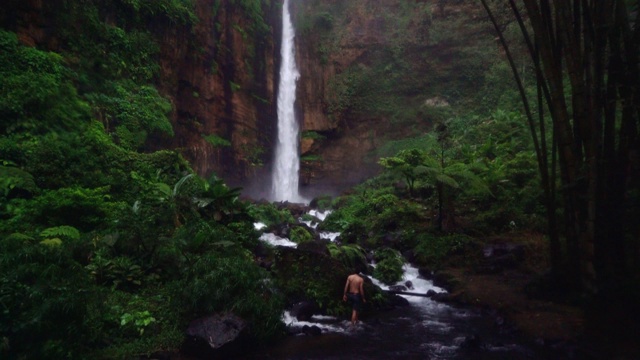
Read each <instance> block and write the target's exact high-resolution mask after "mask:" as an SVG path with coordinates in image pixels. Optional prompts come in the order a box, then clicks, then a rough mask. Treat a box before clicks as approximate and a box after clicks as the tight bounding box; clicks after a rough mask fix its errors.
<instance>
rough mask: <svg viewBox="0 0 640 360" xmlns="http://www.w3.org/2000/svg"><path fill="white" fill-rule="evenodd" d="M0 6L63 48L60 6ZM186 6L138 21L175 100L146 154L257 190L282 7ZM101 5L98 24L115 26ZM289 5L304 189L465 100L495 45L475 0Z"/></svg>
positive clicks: (35, 38) (56, 1)
mask: <svg viewBox="0 0 640 360" xmlns="http://www.w3.org/2000/svg"><path fill="white" fill-rule="evenodd" d="M8 1H9V2H8V3H7V4H6V5H3V6H5V7H4V8H3V9H0V10H2V12H1V13H0V17H1V18H2V21H3V23H4V26H5V27H8V28H10V29H12V30H14V31H16V32H17V33H18V35H19V38H20V39H21V41H22V42H23V43H25V44H27V45H30V46H38V47H41V48H46V49H49V50H53V51H56V50H58V49H60V48H64V44H60V42H59V37H58V36H57V32H58V31H59V29H56V27H55V22H52V21H51V17H55V16H54V15H55V13H56V11H59V10H57V9H59V8H60V7H61V5H62V4H67V3H66V2H65V1H64V0H52V1H42V0H28V1H24V2H23V1H17V0H8ZM114 1H115V0H114ZM115 3H118V2H117V1H115ZM96 4H99V2H97V3H96ZM194 4H195V14H196V15H197V18H198V19H197V21H195V22H194V23H192V24H189V25H185V24H178V23H175V22H171V21H166V19H165V20H162V19H156V18H154V17H152V16H151V17H149V18H148V19H143V21H146V23H145V24H144V25H145V26H147V28H148V30H149V31H150V32H151V33H152V34H153V36H154V37H155V39H156V41H157V43H158V45H159V53H158V55H157V58H158V59H157V60H158V63H159V65H160V70H159V76H158V77H157V79H156V80H155V81H156V85H157V87H158V89H159V90H160V92H161V93H162V94H163V96H165V97H166V98H167V99H169V100H170V102H171V103H172V105H173V110H172V114H171V121H172V125H173V129H174V132H175V136H174V137H172V138H169V137H164V136H157V135H151V136H150V138H149V141H148V142H147V145H146V150H148V151H152V150H158V149H165V148H171V149H177V150H179V151H180V152H181V153H182V154H183V155H184V156H185V158H186V159H187V160H189V161H190V162H191V163H192V165H193V167H194V169H195V170H196V171H197V172H198V173H199V174H201V175H203V176H209V175H210V174H212V173H215V174H217V175H218V176H220V177H222V178H224V179H225V180H226V181H227V182H229V183H230V184H232V185H242V186H245V188H246V189H247V192H251V195H252V196H254V197H263V196H264V195H265V194H266V190H267V189H268V188H269V179H270V177H269V173H270V164H271V162H272V154H273V151H274V147H275V146H274V142H275V141H276V140H275V138H274V137H275V134H276V124H277V119H276V97H277V88H276V87H277V85H276V84H277V83H278V70H279V51H280V44H279V42H280V31H281V30H280V26H281V10H282V9H281V4H282V2H281V1H280V0H272V1H258V0H255V1H235V0H196V1H194ZM251 4H253V5H256V4H258V5H259V7H258V8H256V7H255V6H253V7H249V5H251ZM67 6H68V5H67ZM96 6H100V5H96ZM102 6H103V8H102V9H101V12H100V16H102V20H103V21H105V22H107V23H109V22H110V21H111V22H117V20H118V19H114V16H115V15H114V13H112V12H111V10H110V8H109V7H108V6H106V5H102ZM291 6H292V13H293V16H294V26H295V27H296V49H297V63H298V67H299V69H300V73H301V77H300V79H299V82H298V94H297V103H296V110H297V114H298V116H299V121H300V122H301V124H302V126H301V128H302V130H303V136H302V141H301V154H302V166H301V173H300V177H301V179H300V180H301V181H300V183H301V185H302V187H303V189H301V190H302V191H303V193H311V194H315V193H318V192H332V193H333V192H337V191H340V190H344V189H345V188H347V187H349V186H351V185H353V184H356V183H358V182H360V181H362V180H364V179H366V178H368V177H369V176H371V175H372V174H375V173H376V172H378V171H379V170H380V169H379V167H378V165H377V163H376V161H377V158H379V157H380V156H389V155H392V154H390V153H388V151H387V150H388V149H387V148H385V146H386V144H388V143H389V142H391V141H394V140H397V139H402V138H406V137H412V136H413V137H416V136H420V135H421V134H423V133H424V132H427V131H429V129H430V127H431V125H432V124H433V123H434V122H437V121H441V120H442V119H443V117H446V116H452V115H451V113H450V112H447V111H443V110H442V109H434V108H435V107H438V106H440V107H442V104H444V105H445V106H446V105H447V104H449V103H452V104H455V103H461V102H464V101H468V99H469V98H470V97H472V96H475V95H474V94H477V93H478V90H479V89H481V88H482V86H485V84H484V82H485V79H484V74H485V72H486V69H487V68H488V66H490V63H491V61H493V60H490V59H491V58H492V57H493V59H495V55H496V53H497V49H498V47H497V46H496V43H495V40H494V39H493V37H492V36H490V25H489V24H488V22H487V20H486V18H485V17H484V13H483V11H482V9H481V7H480V6H479V5H478V4H477V3H476V2H474V1H468V0H467V1H460V0H458V1H446V2H445V1H441V0H421V1H415V0H385V1H381V0H357V1H356V0H351V1H344V0H305V1H301V0H292V2H291ZM430 104H431V105H430ZM433 104H439V105H438V106H434V105H433ZM385 149H387V150H385ZM385 151H387V152H385Z"/></svg>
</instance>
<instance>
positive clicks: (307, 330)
mask: <svg viewBox="0 0 640 360" xmlns="http://www.w3.org/2000/svg"><path fill="white" fill-rule="evenodd" d="M302 333H303V334H305V335H311V336H318V335H320V334H322V329H320V328H319V327H318V326H317V325H311V326H309V325H305V326H303V327H302Z"/></svg>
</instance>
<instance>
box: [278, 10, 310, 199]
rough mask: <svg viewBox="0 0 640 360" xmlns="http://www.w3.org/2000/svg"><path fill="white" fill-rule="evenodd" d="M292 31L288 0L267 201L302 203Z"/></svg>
mask: <svg viewBox="0 0 640 360" xmlns="http://www.w3.org/2000/svg"><path fill="white" fill-rule="evenodd" d="M294 37H295V32H294V29H293V24H292V23H291V15H290V13H289V0H285V1H284V4H283V6H282V47H281V50H280V55H281V59H282V60H281V62H282V64H281V65H280V85H279V88H278V143H277V145H276V153H275V162H274V167H273V174H272V179H271V180H272V182H271V184H272V185H271V200H273V201H285V200H286V201H291V202H303V199H302V198H301V197H300V195H299V193H298V172H299V170H300V156H299V153H298V141H299V140H298V137H299V134H298V133H299V130H298V123H297V122H296V118H295V112H294V103H295V101H296V81H297V80H298V78H299V77H300V73H299V72H298V69H297V67H296V59H295V48H294Z"/></svg>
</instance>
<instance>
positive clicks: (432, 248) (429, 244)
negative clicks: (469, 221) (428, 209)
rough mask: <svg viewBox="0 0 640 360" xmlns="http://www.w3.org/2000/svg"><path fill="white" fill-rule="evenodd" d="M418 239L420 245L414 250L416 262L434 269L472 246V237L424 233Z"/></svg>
mask: <svg viewBox="0 0 640 360" xmlns="http://www.w3.org/2000/svg"><path fill="white" fill-rule="evenodd" d="M417 238H418V244H417V245H416V247H415V248H414V257H415V261H416V262H417V263H419V264H420V265H426V266H430V267H433V268H439V267H442V266H443V265H445V264H446V261H447V260H448V258H449V257H450V256H451V255H453V254H456V253H460V252H462V251H463V250H465V249H466V248H467V247H468V246H469V245H470V244H471V238H470V237H468V236H466V235H459V234H455V235H446V236H437V235H434V234H429V233H423V234H420V235H418V237H417Z"/></svg>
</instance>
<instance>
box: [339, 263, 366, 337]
mask: <svg viewBox="0 0 640 360" xmlns="http://www.w3.org/2000/svg"><path fill="white" fill-rule="evenodd" d="M363 284H364V280H363V279H362V278H361V277H360V275H358V274H351V275H349V277H348V278H347V283H346V284H344V295H343V296H342V301H347V299H349V301H350V302H351V309H352V310H351V324H352V325H356V323H357V322H358V312H359V311H361V310H362V303H366V302H367V300H365V298H364V287H363Z"/></svg>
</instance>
